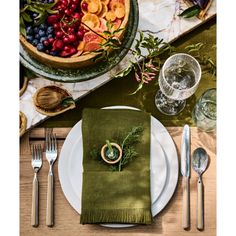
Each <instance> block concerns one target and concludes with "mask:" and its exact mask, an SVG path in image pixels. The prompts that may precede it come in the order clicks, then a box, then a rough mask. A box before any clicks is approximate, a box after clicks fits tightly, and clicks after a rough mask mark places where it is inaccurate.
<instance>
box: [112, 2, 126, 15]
mask: <svg viewBox="0 0 236 236" xmlns="http://www.w3.org/2000/svg"><path fill="white" fill-rule="evenodd" d="M111 10H112V11H113V12H114V14H115V16H116V17H117V18H123V17H124V16H125V6H124V4H122V3H119V2H114V3H113V4H112V5H111Z"/></svg>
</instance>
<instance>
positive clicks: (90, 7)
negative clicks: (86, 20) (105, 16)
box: [88, 2, 99, 13]
mask: <svg viewBox="0 0 236 236" xmlns="http://www.w3.org/2000/svg"><path fill="white" fill-rule="evenodd" d="M98 9H99V5H98V4H97V2H91V3H89V4H88V11H89V12H90V13H95V12H97V11H98Z"/></svg>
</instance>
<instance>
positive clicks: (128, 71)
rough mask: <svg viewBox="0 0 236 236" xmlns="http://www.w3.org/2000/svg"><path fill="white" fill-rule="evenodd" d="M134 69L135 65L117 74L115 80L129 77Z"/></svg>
mask: <svg viewBox="0 0 236 236" xmlns="http://www.w3.org/2000/svg"><path fill="white" fill-rule="evenodd" d="M133 68H134V65H133V64H131V65H130V66H128V67H127V68H125V69H124V70H122V71H121V72H119V73H118V74H116V75H115V77H114V78H123V77H125V76H127V75H128V74H129V73H130V72H131V71H132V69H133Z"/></svg>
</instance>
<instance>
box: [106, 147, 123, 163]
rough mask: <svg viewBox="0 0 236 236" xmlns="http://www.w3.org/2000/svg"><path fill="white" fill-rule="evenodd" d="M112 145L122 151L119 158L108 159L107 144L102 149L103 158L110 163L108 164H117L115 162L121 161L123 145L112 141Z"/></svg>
mask: <svg viewBox="0 0 236 236" xmlns="http://www.w3.org/2000/svg"><path fill="white" fill-rule="evenodd" d="M111 146H113V147H115V148H117V149H118V150H119V152H120V155H119V157H118V158H117V159H115V160H114V161H111V160H108V159H107V158H106V155H105V151H106V148H107V144H105V145H103V147H102V149H101V156H102V159H103V160H104V161H105V162H106V163H108V164H115V163H117V162H119V161H120V159H121V157H122V149H121V147H120V146H119V145H118V144H117V143H111Z"/></svg>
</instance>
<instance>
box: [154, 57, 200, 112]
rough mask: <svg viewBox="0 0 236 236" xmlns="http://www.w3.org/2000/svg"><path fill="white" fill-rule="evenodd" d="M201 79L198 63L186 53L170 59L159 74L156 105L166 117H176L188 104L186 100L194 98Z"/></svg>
mask: <svg viewBox="0 0 236 236" xmlns="http://www.w3.org/2000/svg"><path fill="white" fill-rule="evenodd" d="M200 79H201V67H200V65H199V63H198V61H197V60H196V59H195V58H194V57H192V56H190V55H188V54H185V53H177V54H175V55H173V56H171V57H169V58H168V59H167V60H166V61H165V63H164V65H163V67H162V69H161V71H160V74H159V86H160V90H158V92H157V94H156V97H155V104H156V107H157V108H158V110H159V111H161V112H162V113H163V114H166V115H176V114H178V113H179V112H181V111H182V110H183V109H184V107H185V104H186V101H185V99H187V98H189V97H190V96H192V95H193V94H194V93H195V91H196V90H197V88H198V84H199V82H200Z"/></svg>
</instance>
